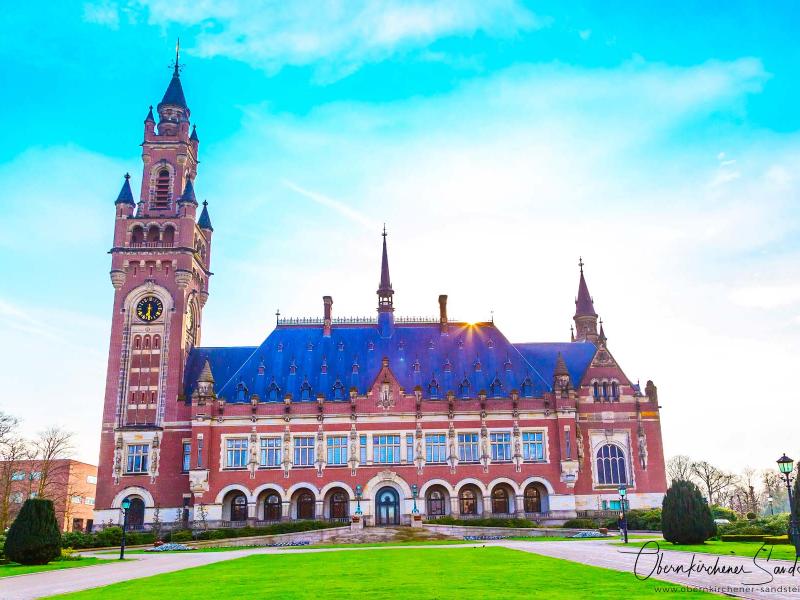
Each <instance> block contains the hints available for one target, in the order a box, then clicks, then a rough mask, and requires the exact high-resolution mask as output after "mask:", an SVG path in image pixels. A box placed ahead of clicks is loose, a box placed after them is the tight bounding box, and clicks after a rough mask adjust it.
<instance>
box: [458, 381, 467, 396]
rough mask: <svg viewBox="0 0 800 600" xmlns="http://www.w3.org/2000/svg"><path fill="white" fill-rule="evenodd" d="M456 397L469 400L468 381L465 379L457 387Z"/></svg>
mask: <svg viewBox="0 0 800 600" xmlns="http://www.w3.org/2000/svg"><path fill="white" fill-rule="evenodd" d="M458 395H459V396H461V397H462V398H469V379H467V378H466V377H464V380H463V381H462V382H461V383H460V384H459V386H458Z"/></svg>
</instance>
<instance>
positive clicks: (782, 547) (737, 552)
mask: <svg viewBox="0 0 800 600" xmlns="http://www.w3.org/2000/svg"><path fill="white" fill-rule="evenodd" d="M657 541H658V544H659V546H660V547H661V550H675V551H677V552H695V553H697V554H719V555H721V556H745V557H747V558H753V557H754V556H755V555H756V554H758V556H759V558H762V559H764V560H766V558H767V557H768V556H770V551H772V555H771V557H770V558H771V559H772V560H792V561H793V560H794V558H795V549H794V546H792V545H790V544H776V545H774V546H769V545H767V546H764V548H763V549H762V550H761V551H759V548H761V542H718V541H715V540H709V541H707V542H706V543H705V544H672V543H670V542H668V541H666V540H664V539H659V540H657ZM644 543H645V542H634V543H631V544H628V545H629V546H634V547H642V546H643V545H644ZM618 544H620V543H618Z"/></svg>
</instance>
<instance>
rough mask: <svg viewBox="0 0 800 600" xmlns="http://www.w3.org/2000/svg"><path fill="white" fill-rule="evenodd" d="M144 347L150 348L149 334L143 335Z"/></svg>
mask: <svg viewBox="0 0 800 600" xmlns="http://www.w3.org/2000/svg"><path fill="white" fill-rule="evenodd" d="M144 349H145V350H150V336H149V335H146V336H144Z"/></svg>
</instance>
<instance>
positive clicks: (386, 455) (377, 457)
mask: <svg viewBox="0 0 800 600" xmlns="http://www.w3.org/2000/svg"><path fill="white" fill-rule="evenodd" d="M372 462H374V463H381V464H393V463H399V462H400V436H399V435H373V436H372Z"/></svg>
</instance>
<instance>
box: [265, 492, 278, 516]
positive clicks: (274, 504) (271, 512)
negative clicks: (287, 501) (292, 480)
mask: <svg viewBox="0 0 800 600" xmlns="http://www.w3.org/2000/svg"><path fill="white" fill-rule="evenodd" d="M264 520H265V521H280V520H281V497H280V496H278V494H270V495H269V496H267V497H266V498H265V499H264Z"/></svg>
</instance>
